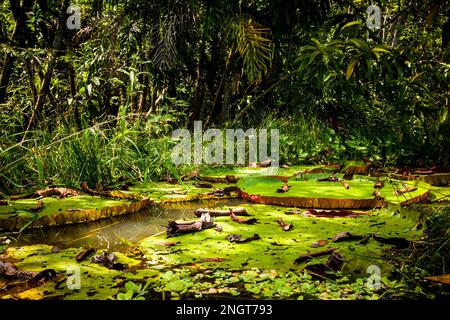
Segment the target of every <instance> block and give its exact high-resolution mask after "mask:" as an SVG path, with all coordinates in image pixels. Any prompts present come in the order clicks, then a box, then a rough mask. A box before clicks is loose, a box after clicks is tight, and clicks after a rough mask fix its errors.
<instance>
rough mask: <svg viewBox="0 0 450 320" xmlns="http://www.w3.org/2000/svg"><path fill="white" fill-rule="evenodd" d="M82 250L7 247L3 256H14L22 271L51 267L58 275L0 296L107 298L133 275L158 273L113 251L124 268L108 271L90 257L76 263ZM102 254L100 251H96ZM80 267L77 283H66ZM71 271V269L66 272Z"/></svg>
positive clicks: (136, 277)
mask: <svg viewBox="0 0 450 320" xmlns="http://www.w3.org/2000/svg"><path fill="white" fill-rule="evenodd" d="M82 250H83V249H81V248H80V249H77V248H69V249H65V250H61V251H60V252H57V253H54V252H52V247H51V246H47V245H32V246H25V247H11V248H8V250H7V251H6V254H5V255H4V258H8V259H14V260H17V261H18V262H16V263H15V265H16V266H17V267H18V268H20V269H21V270H26V271H42V270H45V269H53V270H55V271H56V273H57V277H56V278H55V279H52V280H50V281H47V282H46V283H44V284H42V285H39V286H37V287H33V288H27V287H26V286H23V287H20V286H19V287H18V288H12V289H11V291H12V292H11V293H9V292H1V294H0V299H27V300H40V299H54V298H63V299H68V300H72V299H74V300H85V299H108V298H113V297H114V296H115V295H116V294H117V293H118V292H119V289H120V287H121V286H122V284H123V283H124V282H125V281H126V280H127V279H131V278H133V279H134V280H135V281H138V280H142V279H144V280H150V279H156V278H155V277H157V276H158V274H159V273H158V272H157V271H155V270H149V269H136V268H138V267H139V265H140V264H141V261H139V260H136V259H133V258H129V257H127V256H125V255H123V254H121V253H114V255H115V256H116V258H117V262H119V263H122V264H123V265H125V266H126V270H125V271H118V270H110V269H107V268H105V267H103V266H101V265H99V264H96V263H93V262H91V261H90V259H86V260H84V261H83V262H80V263H78V262H76V260H75V256H76V255H77V254H78V253H80V252H81V251H82ZM98 253H101V251H98V252H97V254H98ZM76 269H78V270H79V275H80V286H79V288H74V287H72V286H70V285H68V284H70V283H71V282H68V281H67V277H68V276H70V275H71V274H73V273H72V272H73V270H76ZM69 270H70V271H69Z"/></svg>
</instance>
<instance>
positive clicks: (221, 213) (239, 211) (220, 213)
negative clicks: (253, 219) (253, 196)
mask: <svg viewBox="0 0 450 320" xmlns="http://www.w3.org/2000/svg"><path fill="white" fill-rule="evenodd" d="M204 213H207V214H209V215H210V216H211V217H226V216H229V215H230V213H233V214H235V215H237V216H249V214H248V213H247V210H245V208H241V207H239V208H230V209H225V210H218V209H204V208H200V209H197V210H195V212H194V215H195V216H196V217H200V216H201V215H202V214H204Z"/></svg>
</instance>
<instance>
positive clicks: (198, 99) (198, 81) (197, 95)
mask: <svg viewBox="0 0 450 320" xmlns="http://www.w3.org/2000/svg"><path fill="white" fill-rule="evenodd" d="M204 51H205V42H204V41H202V44H201V46H200V59H199V61H198V63H197V67H196V69H195V86H194V87H195V89H194V98H193V100H192V113H191V118H190V123H191V124H193V123H194V121H197V120H200V115H201V111H202V105H203V94H202V72H203V67H202V66H203V64H204V62H205V58H206V57H205V52H204Z"/></svg>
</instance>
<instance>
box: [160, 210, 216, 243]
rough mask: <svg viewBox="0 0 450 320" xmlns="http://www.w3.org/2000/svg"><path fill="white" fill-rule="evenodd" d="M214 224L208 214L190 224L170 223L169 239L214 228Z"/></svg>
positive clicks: (168, 226)
mask: <svg viewBox="0 0 450 320" xmlns="http://www.w3.org/2000/svg"><path fill="white" fill-rule="evenodd" d="M213 227H214V222H213V221H212V218H211V216H210V215H209V214H208V213H203V214H202V215H201V216H200V219H199V220H197V221H190V222H177V221H170V222H169V224H168V225H167V231H166V232H167V237H168V238H169V237H174V236H177V235H180V234H183V233H192V232H198V231H202V230H205V229H209V228H213Z"/></svg>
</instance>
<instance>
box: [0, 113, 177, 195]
mask: <svg viewBox="0 0 450 320" xmlns="http://www.w3.org/2000/svg"><path fill="white" fill-rule="evenodd" d="M173 120H174V119H173V118H172V117H170V115H168V116H165V117H161V116H158V117H157V119H155V117H145V118H144V117H142V116H139V115H136V114H128V115H126V116H123V117H122V118H120V119H117V118H116V117H114V118H111V119H106V120H104V121H102V122H98V123H94V124H88V123H87V122H82V129H81V130H76V129H73V128H67V127H65V126H63V125H56V126H55V130H53V131H49V130H45V129H40V130H35V131H32V132H30V133H29V134H28V139H27V140H26V141H24V142H23V143H20V142H17V141H20V138H21V136H23V133H18V134H15V135H11V136H6V139H5V140H3V141H2V143H1V145H0V148H1V149H0V192H3V193H6V192H13V191H14V192H20V191H23V190H25V189H26V188H30V187H40V186H44V185H45V184H46V183H47V184H48V183H56V184H58V183H59V184H64V185H69V186H75V187H78V186H79V185H80V183H81V182H83V181H87V182H88V184H89V185H90V186H91V187H96V186H107V185H109V184H112V183H114V182H115V181H117V179H118V178H119V177H126V178H128V179H133V180H141V181H149V180H152V179H156V178H158V177H161V176H164V175H169V174H170V175H172V176H173V175H175V176H176V175H178V171H177V170H178V169H179V168H176V167H174V166H173V164H172V162H171V158H170V153H171V150H172V148H173V146H174V143H175V142H173V141H172V140H171V131H172V121H173Z"/></svg>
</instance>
